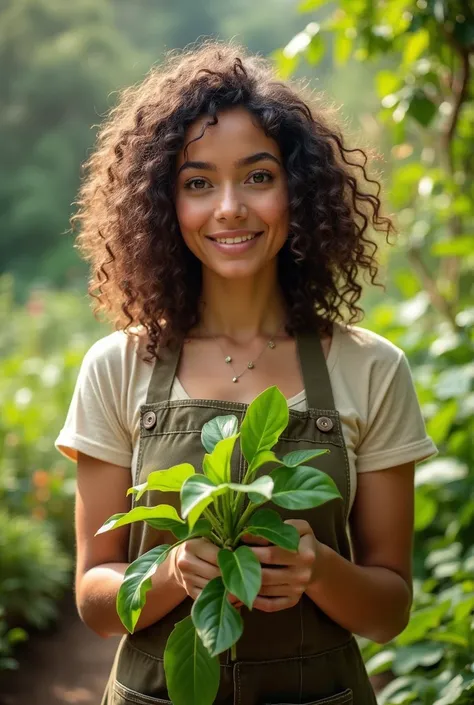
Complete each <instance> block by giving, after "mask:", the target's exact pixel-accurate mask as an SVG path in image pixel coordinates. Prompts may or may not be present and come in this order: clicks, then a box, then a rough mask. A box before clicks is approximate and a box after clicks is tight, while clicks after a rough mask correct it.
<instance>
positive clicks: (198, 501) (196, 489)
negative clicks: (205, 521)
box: [181, 475, 228, 529]
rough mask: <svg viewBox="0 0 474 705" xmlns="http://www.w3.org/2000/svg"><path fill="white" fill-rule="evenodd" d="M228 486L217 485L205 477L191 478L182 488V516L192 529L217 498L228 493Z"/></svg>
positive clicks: (196, 476)
mask: <svg viewBox="0 0 474 705" xmlns="http://www.w3.org/2000/svg"><path fill="white" fill-rule="evenodd" d="M227 491H228V489H227V485H225V484H224V485H217V486H216V485H215V484H214V483H213V482H211V480H210V479H209V478H208V477H206V476H205V475H193V476H192V477H189V478H188V479H187V480H186V482H185V483H184V485H183V486H182V488H181V514H182V516H183V519H187V520H188V523H189V526H190V528H191V529H192V528H193V526H194V524H195V523H196V521H197V520H198V519H199V517H200V516H201V514H202V513H203V511H204V510H205V509H206V507H208V506H209V504H211V502H213V501H214V499H215V497H218V496H219V495H221V494H223V493H224V492H227Z"/></svg>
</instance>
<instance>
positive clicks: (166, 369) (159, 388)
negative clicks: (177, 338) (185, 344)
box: [146, 343, 182, 404]
mask: <svg viewBox="0 0 474 705" xmlns="http://www.w3.org/2000/svg"><path fill="white" fill-rule="evenodd" d="M181 347H182V344H181V343H175V344H174V345H172V346H171V345H170V346H168V347H167V348H166V349H164V350H160V358H159V360H157V359H155V364H154V367H153V372H152V374H151V379H150V384H149V385H148V392H147V396H146V404H154V403H156V402H160V401H168V399H169V398H170V395H171V387H172V386H173V380H174V377H175V374H176V369H177V367H178V362H179V358H180V355H181Z"/></svg>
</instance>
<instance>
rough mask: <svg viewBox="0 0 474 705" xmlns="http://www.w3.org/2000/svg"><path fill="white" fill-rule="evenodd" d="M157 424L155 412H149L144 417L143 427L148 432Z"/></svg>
mask: <svg viewBox="0 0 474 705" xmlns="http://www.w3.org/2000/svg"><path fill="white" fill-rule="evenodd" d="M155 424H156V414H155V412H154V411H147V412H146V414H145V415H144V416H143V425H144V426H145V428H147V429H148V430H149V429H150V428H153V426H154V425H155Z"/></svg>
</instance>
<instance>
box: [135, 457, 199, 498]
mask: <svg viewBox="0 0 474 705" xmlns="http://www.w3.org/2000/svg"><path fill="white" fill-rule="evenodd" d="M194 473H195V470H194V468H193V466H192V465H190V464H189V463H181V464H180V465H174V466H173V467H172V468H168V469H167V470H154V471H153V472H151V473H150V474H149V475H148V478H147V481H146V482H143V483H141V484H140V485H136V486H135V487H130V489H129V490H128V492H127V495H129V494H135V495H136V497H135V500H136V501H137V502H138V500H139V499H140V497H141V496H142V495H143V494H144V493H145V492H147V491H148V490H160V492H179V491H180V489H181V487H182V485H183V482H184V481H185V480H187V479H188V477H191V476H192V475H194Z"/></svg>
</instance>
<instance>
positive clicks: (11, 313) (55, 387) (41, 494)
mask: <svg viewBox="0 0 474 705" xmlns="http://www.w3.org/2000/svg"><path fill="white" fill-rule="evenodd" d="M105 334H106V331H105V330H104V329H103V328H102V327H101V324H100V323H98V322H96V321H95V319H94V318H93V316H92V314H91V311H90V309H89V307H88V305H87V302H86V299H85V297H84V298H83V297H78V296H77V294H73V293H68V292H66V291H64V292H62V293H61V295H60V296H58V294H57V292H53V291H47V290H32V291H30V294H29V300H28V302H27V304H26V305H25V306H21V307H20V306H18V305H16V304H15V302H14V295H13V277H12V276H11V275H4V276H2V277H0V408H1V409H2V414H1V417H0V506H1V507H5V508H6V509H4V510H2V511H0V670H1V669H2V668H14V667H15V666H16V661H15V659H14V658H13V655H12V651H13V647H14V645H15V644H17V643H18V642H20V641H22V640H24V638H25V636H26V632H25V631H24V628H28V627H29V626H32V627H36V628H43V627H45V626H47V625H48V624H50V623H51V622H52V621H53V620H54V618H55V617H56V614H57V607H56V603H57V600H58V597H59V596H60V595H61V593H62V592H63V591H64V589H65V588H68V587H69V586H70V581H71V567H72V559H71V556H72V554H73V552H74V533H73V532H74V521H73V510H74V506H73V503H74V492H75V479H74V476H75V472H74V470H75V469H74V465H73V464H72V463H71V462H70V461H68V460H67V459H66V458H63V457H62V456H60V455H59V454H58V452H57V450H56V449H55V448H54V441H55V439H56V437H57V434H58V431H59V428H60V426H61V425H62V423H63V422H64V413H65V410H66V409H67V407H68V405H69V403H70V400H71V395H72V391H73V388H74V384H75V381H76V378H77V372H78V367H79V365H80V363H81V361H82V358H83V357H84V354H85V351H86V350H87V348H88V347H90V345H91V343H92V341H93V340H95V339H97V338H99V337H100V336H101V335H105Z"/></svg>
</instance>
